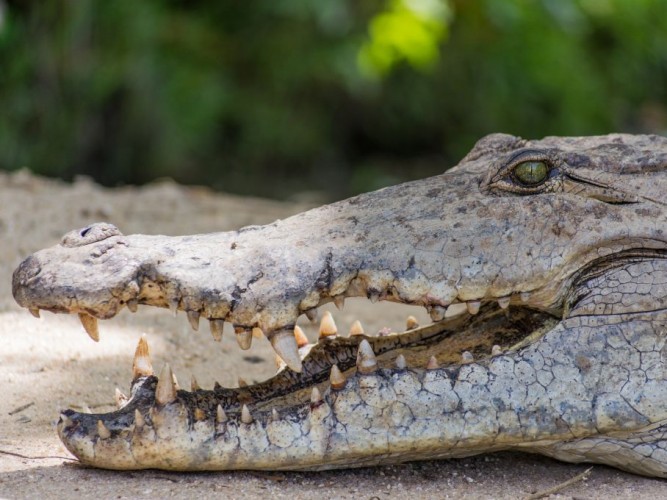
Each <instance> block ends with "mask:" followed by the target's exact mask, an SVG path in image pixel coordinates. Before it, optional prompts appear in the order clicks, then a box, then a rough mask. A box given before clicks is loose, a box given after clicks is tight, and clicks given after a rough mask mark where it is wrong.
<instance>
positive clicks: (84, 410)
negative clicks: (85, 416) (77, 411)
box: [81, 405, 93, 413]
mask: <svg viewBox="0 0 667 500" xmlns="http://www.w3.org/2000/svg"><path fill="white" fill-rule="evenodd" d="M81 411H82V412H83V413H93V410H91V409H90V406H88V405H83V406H82V407H81Z"/></svg>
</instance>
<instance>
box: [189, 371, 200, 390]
mask: <svg viewBox="0 0 667 500" xmlns="http://www.w3.org/2000/svg"><path fill="white" fill-rule="evenodd" d="M200 389H201V387H199V384H198V383H197V379H196V378H195V376H194V375H192V376H191V377H190V390H191V391H192V392H196V391H199V390H200Z"/></svg>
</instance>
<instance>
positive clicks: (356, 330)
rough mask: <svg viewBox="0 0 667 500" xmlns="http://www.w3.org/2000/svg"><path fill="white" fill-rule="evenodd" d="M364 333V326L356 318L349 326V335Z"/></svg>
mask: <svg viewBox="0 0 667 500" xmlns="http://www.w3.org/2000/svg"><path fill="white" fill-rule="evenodd" d="M363 334H364V327H363V326H361V321H359V320H356V321H355V322H354V323H352V326H351V327H350V336H351V337H352V336H354V335H363Z"/></svg>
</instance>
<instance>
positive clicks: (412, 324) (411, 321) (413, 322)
mask: <svg viewBox="0 0 667 500" xmlns="http://www.w3.org/2000/svg"><path fill="white" fill-rule="evenodd" d="M405 328H406V329H407V330H414V329H415V328H419V321H417V318H415V317H414V316H408V319H407V320H406V321H405Z"/></svg>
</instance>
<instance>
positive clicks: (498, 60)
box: [0, 0, 667, 199]
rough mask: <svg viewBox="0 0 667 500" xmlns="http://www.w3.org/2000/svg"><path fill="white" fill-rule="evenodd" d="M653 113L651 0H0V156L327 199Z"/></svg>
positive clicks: (659, 103)
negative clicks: (504, 142)
mask: <svg viewBox="0 0 667 500" xmlns="http://www.w3.org/2000/svg"><path fill="white" fill-rule="evenodd" d="M495 131H502V132H509V133H513V134H518V135H521V136H524V137H528V138H535V137H541V136H544V135H550V134H559V135H580V134H600V133H607V132H611V131H628V132H651V133H665V132H666V131H667V2H666V1H665V0H448V1H446V0H272V1H256V2H255V1H240V0H215V1H214V0H210V1H205V0H189V1H187V0H181V1H177V0H171V1H170V0H141V1H137V0H60V1H58V0H41V1H29V0H23V1H21V0H12V1H10V0H0V168H1V169H7V170H13V169H17V168H22V167H27V168H29V169H31V170H33V171H34V172H38V173H41V174H45V175H49V176H57V177H62V178H65V179H71V178H73V177H74V176H76V175H79V174H84V175H89V176H92V177H93V178H94V179H95V180H97V181H98V182H101V183H103V184H105V185H120V184H128V183H132V184H140V183H145V182H148V181H150V180H152V179H155V178H158V177H165V176H168V177H172V178H174V179H176V180H177V181H179V182H184V183H188V184H204V185H209V186H212V187H214V188H216V189H221V190H225V191H230V192H237V193H244V194H247V193H251V194H259V195H263V196H271V197H277V198H284V197H288V196H289V195H290V194H291V193H294V192H301V191H315V192H320V193H324V198H325V199H333V198H337V197H341V196H345V195H349V194H353V193H355V192H359V191H363V190H369V189H373V188H376V187H378V186H381V185H386V184H389V183H393V182H398V181H400V180H405V179H410V178H414V177H419V176H424V175H428V174H434V173H438V172H441V171H443V170H444V169H445V168H446V167H447V166H451V165H452V164H454V163H456V162H457V161H458V160H459V159H460V158H461V157H462V156H463V155H464V154H465V153H466V152H467V151H468V150H469V149H470V147H471V146H472V145H473V144H474V142H475V141H476V140H477V139H478V138H479V137H481V136H482V135H484V134H487V133H490V132H495Z"/></svg>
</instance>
